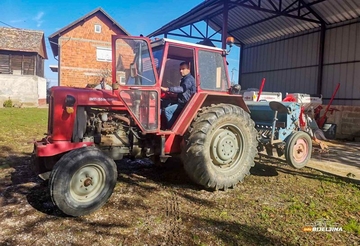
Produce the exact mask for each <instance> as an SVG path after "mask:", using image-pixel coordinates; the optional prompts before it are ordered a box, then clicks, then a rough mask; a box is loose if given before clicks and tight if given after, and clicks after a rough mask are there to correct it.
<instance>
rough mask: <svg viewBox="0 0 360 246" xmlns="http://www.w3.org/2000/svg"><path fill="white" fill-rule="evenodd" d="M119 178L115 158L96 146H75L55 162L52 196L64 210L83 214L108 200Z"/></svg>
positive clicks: (77, 214) (51, 185) (97, 207)
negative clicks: (76, 147)
mask: <svg viewBox="0 0 360 246" xmlns="http://www.w3.org/2000/svg"><path fill="white" fill-rule="evenodd" d="M116 181H117V168H116V164H115V162H114V161H113V160H112V159H110V158H109V157H107V156H106V155H104V154H103V153H102V152H101V151H100V150H99V149H97V148H95V147H85V148H80V149H75V150H73V151H71V152H69V153H67V154H65V155H64V156H62V157H61V159H60V160H59V161H58V162H57V163H56V164H55V166H54V169H53V171H52V172H51V174H50V180H49V189H50V196H51V199H52V201H53V203H54V204H55V205H56V206H57V207H58V208H59V209H60V210H61V211H62V212H63V213H65V214H67V215H70V216H83V215H86V214H90V213H92V212H94V211H96V210H98V209H99V208H101V207H102V206H103V205H104V204H105V203H106V202H107V200H108V199H109V198H110V196H111V194H112V192H113V190H114V187H115V184H116Z"/></svg>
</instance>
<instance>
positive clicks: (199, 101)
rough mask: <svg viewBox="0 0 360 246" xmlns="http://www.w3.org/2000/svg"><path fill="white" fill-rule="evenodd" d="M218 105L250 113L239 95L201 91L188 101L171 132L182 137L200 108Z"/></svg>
mask: <svg viewBox="0 0 360 246" xmlns="http://www.w3.org/2000/svg"><path fill="white" fill-rule="evenodd" d="M220 103H227V104H232V105H235V106H238V107H240V108H242V109H243V110H244V111H245V112H247V113H250V110H249V108H248V107H247V105H246V104H245V101H244V100H243V98H242V96H241V95H234V94H227V93H221V94H220V93H219V92H203V91H202V92H198V93H196V94H194V95H193V96H192V97H191V99H190V101H189V102H188V103H187V104H186V106H185V107H184V109H183V111H182V112H181V114H180V115H179V117H178V118H177V120H176V122H175V123H174V126H173V129H172V130H173V132H174V133H175V134H176V135H180V136H183V135H184V134H185V132H186V130H187V129H188V127H189V126H190V124H191V122H192V121H193V119H194V118H195V116H196V115H197V113H198V111H199V109H200V108H202V107H209V106H211V105H214V104H220Z"/></svg>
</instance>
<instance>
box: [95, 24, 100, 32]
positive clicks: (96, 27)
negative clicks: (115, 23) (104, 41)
mask: <svg viewBox="0 0 360 246" xmlns="http://www.w3.org/2000/svg"><path fill="white" fill-rule="evenodd" d="M95 32H96V33H101V25H98V24H96V25H95Z"/></svg>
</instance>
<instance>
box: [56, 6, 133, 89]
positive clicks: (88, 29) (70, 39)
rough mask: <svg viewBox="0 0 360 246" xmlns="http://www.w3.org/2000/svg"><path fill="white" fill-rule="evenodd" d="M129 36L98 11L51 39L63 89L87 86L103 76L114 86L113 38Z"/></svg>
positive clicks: (65, 28) (113, 21)
mask: <svg viewBox="0 0 360 246" xmlns="http://www.w3.org/2000/svg"><path fill="white" fill-rule="evenodd" d="M114 34H122V35H129V33H128V32H127V31H126V30H125V29H124V28H123V27H121V26H120V25H119V24H118V23H117V22H116V21H115V20H113V19H112V18H111V17H110V16H109V15H108V14H107V13H106V12H105V11H104V10H103V9H101V8H97V9H95V10H94V11H92V12H90V13H89V14H87V15H85V16H83V17H81V18H80V19H78V20H76V21H74V22H73V23H71V24H70V25H68V26H66V27H64V28H62V29H60V30H59V31H57V32H55V33H53V34H52V35H50V36H49V42H50V45H51V49H52V52H53V54H54V56H55V57H57V60H58V66H57V67H55V68H54V67H52V70H53V71H56V72H58V83H59V85H61V86H74V87H85V86H86V85H88V84H93V85H94V84H98V83H99V81H100V80H101V78H102V77H105V79H106V82H107V83H111V35H114Z"/></svg>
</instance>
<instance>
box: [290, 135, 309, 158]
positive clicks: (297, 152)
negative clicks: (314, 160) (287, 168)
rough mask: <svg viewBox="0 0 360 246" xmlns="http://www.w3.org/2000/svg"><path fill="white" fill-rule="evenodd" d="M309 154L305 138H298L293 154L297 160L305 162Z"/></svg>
mask: <svg viewBox="0 0 360 246" xmlns="http://www.w3.org/2000/svg"><path fill="white" fill-rule="evenodd" d="M307 155H308V149H307V144H306V142H305V140H303V139H298V140H297V141H296V143H295V145H294V151H293V156H294V159H295V161H296V162H298V163H301V162H303V161H304V160H305V159H306V157H307Z"/></svg>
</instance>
